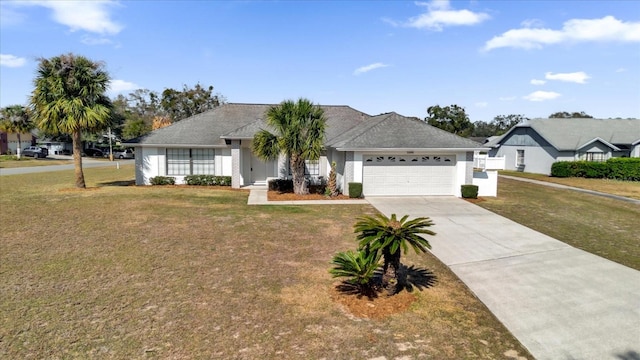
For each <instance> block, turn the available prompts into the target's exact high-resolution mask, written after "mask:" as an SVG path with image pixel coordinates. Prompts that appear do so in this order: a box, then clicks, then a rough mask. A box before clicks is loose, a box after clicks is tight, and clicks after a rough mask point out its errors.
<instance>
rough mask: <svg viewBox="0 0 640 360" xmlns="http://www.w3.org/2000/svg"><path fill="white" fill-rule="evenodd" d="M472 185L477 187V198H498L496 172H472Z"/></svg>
mask: <svg viewBox="0 0 640 360" xmlns="http://www.w3.org/2000/svg"><path fill="white" fill-rule="evenodd" d="M473 185H476V186H478V196H498V172H497V171H495V170H487V171H474V172H473Z"/></svg>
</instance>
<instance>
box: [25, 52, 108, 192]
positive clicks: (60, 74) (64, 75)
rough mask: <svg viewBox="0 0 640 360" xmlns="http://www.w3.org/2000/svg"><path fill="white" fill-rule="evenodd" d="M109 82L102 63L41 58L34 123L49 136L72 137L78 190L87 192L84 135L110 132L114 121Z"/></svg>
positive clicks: (33, 98)
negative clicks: (108, 128) (83, 150)
mask: <svg viewBox="0 0 640 360" xmlns="http://www.w3.org/2000/svg"><path fill="white" fill-rule="evenodd" d="M109 81H110V78H109V74H108V73H107V72H106V71H105V70H104V69H103V65H102V64H101V63H97V62H93V61H91V60H89V59H87V58H86V57H83V56H76V55H74V54H66V55H60V56H54V57H52V58H50V59H43V58H41V59H40V62H39V64H38V69H37V74H36V77H35V79H34V81H33V82H34V85H35V89H34V90H33V92H32V95H31V105H32V108H33V119H34V121H35V123H36V126H37V127H38V128H40V129H42V130H43V131H45V132H46V133H48V134H52V135H58V134H68V135H71V139H72V142H73V162H74V168H75V182H76V187H78V188H85V181H84V173H83V171H82V138H81V136H82V132H83V131H96V130H102V129H106V128H107V126H108V125H109V122H110V120H111V115H112V108H113V105H112V104H111V101H110V100H109V98H108V97H107V96H106V95H105V93H106V91H107V89H108V86H109Z"/></svg>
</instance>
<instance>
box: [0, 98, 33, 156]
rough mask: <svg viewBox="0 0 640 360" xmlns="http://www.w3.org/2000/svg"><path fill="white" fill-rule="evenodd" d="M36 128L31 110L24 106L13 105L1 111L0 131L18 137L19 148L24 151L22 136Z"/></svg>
mask: <svg viewBox="0 0 640 360" xmlns="http://www.w3.org/2000/svg"><path fill="white" fill-rule="evenodd" d="M34 128H35V124H34V123H33V121H31V115H30V114H29V109H27V108H25V107H24V106H22V105H12V106H7V107H5V108H2V109H1V110H0V130H2V131H4V132H6V133H13V134H17V135H18V148H19V149H22V138H21V135H22V134H26V133H28V132H30V131H31V130H33V129H34Z"/></svg>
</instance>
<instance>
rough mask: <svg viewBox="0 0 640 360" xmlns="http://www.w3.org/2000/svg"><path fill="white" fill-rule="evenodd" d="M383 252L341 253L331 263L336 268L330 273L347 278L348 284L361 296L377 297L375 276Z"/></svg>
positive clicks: (349, 251) (359, 251) (360, 251)
mask: <svg viewBox="0 0 640 360" xmlns="http://www.w3.org/2000/svg"><path fill="white" fill-rule="evenodd" d="M380 258H381V252H379V251H372V252H367V251H365V250H358V251H356V252H354V251H352V250H348V251H345V252H339V253H337V254H336V255H335V256H334V257H333V260H332V261H331V264H332V265H333V266H334V267H333V268H332V269H331V270H329V272H330V273H331V275H332V276H333V277H334V278H335V277H346V278H347V280H346V282H347V283H349V284H351V285H352V286H353V287H355V290H356V291H357V293H359V294H360V295H365V296H368V297H375V292H376V289H375V282H374V275H375V274H376V271H377V270H378V268H379V267H380Z"/></svg>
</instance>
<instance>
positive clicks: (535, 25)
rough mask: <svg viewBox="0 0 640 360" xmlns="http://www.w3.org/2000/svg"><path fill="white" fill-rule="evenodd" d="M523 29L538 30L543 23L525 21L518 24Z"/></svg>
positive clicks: (536, 20)
mask: <svg viewBox="0 0 640 360" xmlns="http://www.w3.org/2000/svg"><path fill="white" fill-rule="evenodd" d="M520 25H522V27H525V28H540V27H542V26H544V23H543V22H542V20H540V19H527V20H525V21H523V22H521V23H520Z"/></svg>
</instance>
